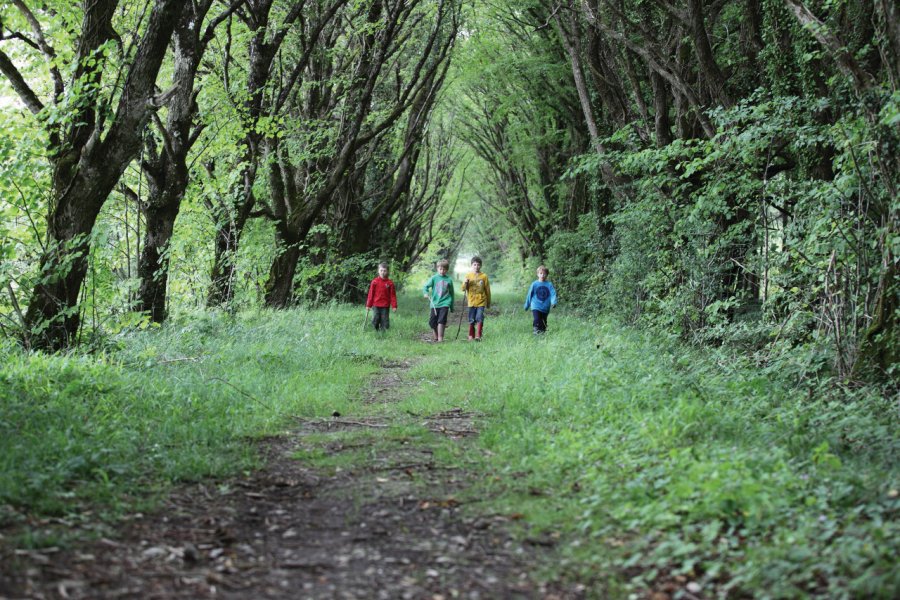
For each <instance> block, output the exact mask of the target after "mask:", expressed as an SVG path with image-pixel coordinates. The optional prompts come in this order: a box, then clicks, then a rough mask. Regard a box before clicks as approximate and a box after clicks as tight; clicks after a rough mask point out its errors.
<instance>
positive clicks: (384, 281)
mask: <svg viewBox="0 0 900 600" xmlns="http://www.w3.org/2000/svg"><path fill="white" fill-rule="evenodd" d="M370 308H373V309H375V316H374V317H372V325H373V326H374V327H375V331H387V330H388V329H390V327H391V316H390V309H391V308H393V309H394V312H397V288H396V286H394V282H393V281H391V280H390V279H388V266H387V263H379V264H378V277H376V278H375V279H373V280H372V283H370V284H369V296H368V297H367V298H366V309H367V310H368V309H370Z"/></svg>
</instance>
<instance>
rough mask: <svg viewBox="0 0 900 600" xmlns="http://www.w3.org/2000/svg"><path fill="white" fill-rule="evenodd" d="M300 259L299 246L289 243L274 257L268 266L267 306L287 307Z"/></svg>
mask: <svg viewBox="0 0 900 600" xmlns="http://www.w3.org/2000/svg"><path fill="white" fill-rule="evenodd" d="M299 260H300V248H299V247H298V246H297V244H291V245H289V246H288V247H287V248H285V250H284V252H282V253H281V254H279V255H278V256H276V257H275V260H273V261H272V266H271V267H270V268H269V279H268V281H267V283H266V306H267V307H269V308H287V306H288V305H290V303H291V293H292V292H293V289H294V274H295V273H296V272H297V262H298V261H299Z"/></svg>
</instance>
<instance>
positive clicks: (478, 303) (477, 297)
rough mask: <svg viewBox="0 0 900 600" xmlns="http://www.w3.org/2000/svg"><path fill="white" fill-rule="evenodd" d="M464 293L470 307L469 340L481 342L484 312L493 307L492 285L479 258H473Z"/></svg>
mask: <svg viewBox="0 0 900 600" xmlns="http://www.w3.org/2000/svg"><path fill="white" fill-rule="evenodd" d="M463 291H465V293H466V304H468V305H469V339H470V340H473V339H474V340H475V341H476V342H480V341H481V334H482V332H483V331H484V311H485V309H487V308H490V307H491V283H490V281H488V276H487V275H486V274H484V273H482V272H481V259H480V258H479V257H477V256H473V257H472V270H471V271H470V272H468V273H466V281H465V282H464V283H463ZM476 326H477V329H476Z"/></svg>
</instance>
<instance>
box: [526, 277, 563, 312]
mask: <svg viewBox="0 0 900 600" xmlns="http://www.w3.org/2000/svg"><path fill="white" fill-rule="evenodd" d="M553 306H556V288H554V287H553V284H552V283H550V282H549V281H541V280H540V279H539V280H537V281H535V282H534V283H532V284H531V287H530V288H528V295H527V296H525V310H529V309H530V310H539V311H541V312H545V313H548V312H550V308H551V307H553Z"/></svg>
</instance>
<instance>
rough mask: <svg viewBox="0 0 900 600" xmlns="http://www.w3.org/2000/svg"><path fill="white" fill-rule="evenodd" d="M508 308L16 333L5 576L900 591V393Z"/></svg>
mask: <svg viewBox="0 0 900 600" xmlns="http://www.w3.org/2000/svg"><path fill="white" fill-rule="evenodd" d="M498 305H499V312H498V313H496V314H492V315H490V316H489V317H488V320H487V323H486V326H485V340H484V341H483V342H482V343H480V344H476V343H468V342H465V341H460V342H452V341H448V342H446V343H444V344H440V345H438V344H430V343H426V342H424V341H423V340H422V334H423V333H426V329H425V325H424V321H425V318H426V317H427V314H426V313H427V308H425V309H422V307H421V306H420V305H419V304H418V303H416V300H415V299H408V300H406V302H405V303H404V304H402V305H401V312H400V313H399V317H394V318H393V328H392V330H391V332H390V333H389V335H388V336H386V337H383V338H382V337H379V336H376V335H375V334H374V333H372V332H371V331H369V332H367V333H363V332H362V327H361V325H362V315H363V312H362V311H361V310H359V309H351V308H340V307H338V308H331V309H323V310H319V311H314V312H311V313H310V312H305V311H295V312H289V313H277V314H272V313H262V314H255V315H249V314H248V315H241V316H239V317H238V318H236V319H229V318H227V317H223V316H210V315H200V316H198V317H197V318H195V319H192V320H191V321H190V322H187V324H186V325H184V326H182V327H180V328H179V327H178V326H172V327H169V328H167V329H165V330H162V331H159V332H151V333H141V334H135V335H131V336H126V337H123V338H122V339H121V341H120V342H119V345H118V347H115V348H111V349H110V350H109V351H108V353H107V354H105V355H103V356H99V357H97V356H93V357H81V358H79V357H70V358H61V357H52V358H46V357H23V356H21V355H19V354H17V353H15V352H14V351H11V350H6V351H5V352H6V354H5V356H4V358H5V359H6V361H5V362H6V363H7V364H8V365H9V366H8V367H7V368H6V369H5V370H4V372H3V374H2V377H0V392H3V398H4V402H3V404H2V405H0V410H2V411H3V414H0V417H2V418H0V428H5V429H4V431H0V433H3V434H5V435H0V451H2V452H0V457H2V458H0V493H2V497H0V505H3V509H2V512H0V535H2V536H3V538H2V539H0V548H2V550H0V552H2V553H3V554H2V555H0V561H2V564H4V565H11V564H14V563H15V564H16V565H17V568H16V569H17V570H16V572H15V573H14V572H12V571H11V570H10V569H9V568H7V567H2V568H0V596H2V595H4V594H7V595H10V596H13V597H14V596H15V595H16V593H18V594H22V593H23V590H25V587H23V586H27V585H31V586H32V588H31V589H32V591H34V590H37V591H38V592H39V593H41V594H45V595H46V597H54V594H57V595H58V594H59V585H60V581H68V582H69V583H70V584H71V586H70V587H64V588H63V589H64V591H65V593H66V594H67V595H69V596H70V597H78V595H79V594H84V597H92V596H91V593H90V592H93V593H94V596H96V595H97V593H96V590H97V589H102V590H105V591H106V593H108V595H109V596H112V595H113V592H118V591H123V590H125V591H127V590H138V589H139V588H141V587H142V586H146V589H145V590H144V591H153V590H155V591H156V593H158V594H159V595H160V596H161V597H170V596H177V595H181V597H197V595H198V594H200V593H201V592H202V593H203V594H208V593H211V592H210V591H209V590H210V589H214V590H215V593H216V594H218V595H224V596H227V597H247V598H249V597H258V595H259V594H263V595H264V594H268V595H271V596H272V597H279V595H285V596H287V595H289V594H290V593H292V592H293V593H295V595H294V597H296V595H297V594H299V595H300V597H303V593H302V592H298V590H306V592H305V593H306V594H307V595H308V596H310V597H341V595H342V594H343V595H344V597H371V596H369V595H367V594H366V591H367V590H369V591H371V590H373V589H377V590H380V591H381V592H382V596H383V597H403V596H404V595H406V597H413V598H419V597H423V598H425V597H428V598H430V597H437V596H444V597H452V596H454V594H456V595H457V596H461V597H510V596H516V595H518V596H519V597H549V596H551V595H554V594H555V595H557V596H558V597H579V596H582V595H587V596H588V597H626V596H628V595H629V594H637V595H638V596H646V597H650V596H653V597H655V598H663V597H685V598H690V597H699V598H707V597H710V598H711V597H719V596H724V595H729V594H731V595H746V594H751V595H756V596H771V597H803V596H808V595H821V596H827V597H841V596H848V597H854V596H855V597H862V596H866V597H871V596H881V597H892V596H894V595H895V593H896V592H897V591H898V590H900V573H898V569H897V566H896V561H895V558H894V557H895V556H896V555H897V553H898V550H900V548H898V542H897V541H896V540H898V539H900V535H898V533H900V531H898V529H900V527H898V519H897V513H898V508H900V505H898V502H900V501H898V498H897V495H898V494H897V488H898V467H897V466H896V465H897V464H898V461H897V460H896V459H897V457H898V436H897V431H898V429H897V424H898V416H897V409H896V406H895V404H894V403H892V400H891V399H888V398H872V397H866V396H854V395H852V394H847V393H843V394H842V395H840V396H838V395H834V396H830V395H821V396H820V395H819V394H818V393H812V394H810V393H804V392H802V391H800V390H798V389H795V388H791V387H788V386H786V385H782V384H780V383H779V381H780V376H779V374H774V373H765V372H759V371H755V370H753V369H751V368H750V367H749V366H745V365H742V364H740V362H739V361H732V360H726V359H725V357H722V356H718V357H716V356H699V355H693V354H691V353H690V352H689V351H687V350H685V349H684V348H681V347H679V346H678V345H677V344H675V343H674V342H673V341H671V340H659V339H652V338H644V337H640V336H638V335H636V334H633V333H628V332H624V331H622V330H619V329H616V328H614V327H612V326H610V325H605V324H602V325H595V324H591V323H588V322H586V321H583V320H580V319H577V318H574V317H567V316H564V315H561V314H553V315H551V318H550V328H551V332H550V334H549V335H547V336H546V337H544V338H534V337H533V336H532V335H531V333H530V330H531V327H530V318H529V316H528V315H527V314H526V313H524V312H523V311H521V310H520V309H519V307H520V304H519V301H518V298H517V297H516V298H510V297H501V298H500V301H499V302H498ZM456 316H457V315H455V314H454V315H451V317H452V321H453V326H452V327H450V328H449V335H448V338H452V337H454V336H455V333H456V320H455V319H456ZM464 334H465V332H463V334H462V335H461V336H460V337H461V338H464V337H465V335H464ZM335 415H337V416H335ZM273 436H274V437H273ZM248 440H250V441H251V443H248ZM254 440H255V441H254ZM260 448H263V449H265V451H266V452H267V453H268V459H267V460H265V461H260V459H259V455H258V451H259V449H260ZM262 465H265V466H264V467H263V466H262ZM191 481H196V482H197V483H190V482H191ZM173 482H181V483H177V484H176V486H175V487H174V488H173V487H172V483H173ZM173 490H174V493H173ZM145 506H146V507H148V508H149V507H159V506H163V507H165V510H164V512H163V513H159V512H158V511H157V512H150V511H145V512H146V514H147V516H143V515H141V516H138V517H135V516H134V513H135V512H137V511H141V510H144V507H145ZM123 516H124V517H125V520H124V521H123V520H122V517H123ZM163 517H165V518H166V519H168V520H166V521H160V519H162V518H163ZM257 534H261V536H262V537H260V536H259V535H257ZM90 540H94V541H90ZM104 546H105V547H108V548H112V550H111V551H106V552H104V551H103V548H104ZM62 556H64V557H65V559H61V557H62ZM79 557H81V558H79ZM85 557H89V558H85ZM10 561H13V562H10ZM60 565H66V567H65V568H62V570H61V571H60V569H61V567H60ZM28 569H32V571H30V573H31V575H28V573H29V571H28ZM54 569H56V571H54ZM135 572H137V573H144V574H146V576H144V575H141V576H140V577H137V578H136V579H135V578H134V577H133V575H132V574H133V573H135ZM54 573H55V574H54ZM23 574H24V575H23ZM98 577H99V580H98V579H97V578H98ZM79 582H81V583H79ZM85 582H89V583H90V586H87V585H85ZM545 582H554V583H549V584H548V583H545ZM91 586H93V587H91ZM98 586H99V587H98ZM103 586H106V587H103ZM285 586H286V587H285ZM135 593H137V592H135ZM192 594H193V595H192ZM36 597H37V596H36ZM142 597H143V596H142Z"/></svg>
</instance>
